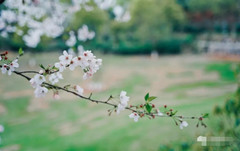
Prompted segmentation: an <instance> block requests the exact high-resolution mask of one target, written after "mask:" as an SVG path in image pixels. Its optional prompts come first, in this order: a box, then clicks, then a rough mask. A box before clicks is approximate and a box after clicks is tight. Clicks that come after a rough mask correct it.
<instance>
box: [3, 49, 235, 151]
mask: <svg viewBox="0 0 240 151" xmlns="http://www.w3.org/2000/svg"><path fill="white" fill-rule="evenodd" d="M58 55H59V54H57V53H42V54H26V55H25V56H23V58H21V60H20V66H21V67H20V69H19V70H25V69H30V70H32V69H37V70H39V69H40V68H39V67H38V66H37V65H38V64H40V63H42V62H44V65H48V64H51V63H53V62H54V61H57V58H58ZM97 56H99V57H100V58H103V66H102V68H101V69H100V71H99V72H98V73H97V74H96V75H95V77H94V78H92V79H90V80H86V81H83V80H82V72H81V71H80V70H76V71H74V72H73V73H70V72H65V73H64V78H65V80H64V82H60V85H65V84H68V83H73V84H74V83H77V84H79V85H81V86H82V87H84V89H85V95H86V96H88V95H89V94H90V93H91V92H93V98H96V99H101V100H106V99H107V98H108V97H109V95H113V96H114V97H118V95H119V93H120V91H121V90H125V91H127V92H128V95H129V96H130V98H131V99H130V104H131V103H132V104H141V103H142V102H143V97H144V95H145V94H146V93H147V92H150V94H151V95H154V96H157V97H158V99H157V100H155V104H156V106H161V107H163V105H165V104H167V105H168V106H171V107H172V108H173V109H177V110H178V111H179V114H183V115H187V116H191V115H196V116H197V115H200V114H201V113H205V112H209V113H211V112H212V109H213V108H214V106H215V105H216V104H223V103H224V101H225V99H226V98H228V97H230V96H232V95H233V93H234V91H235V89H236V85H235V84H234V79H233V72H232V71H231V67H232V65H233V64H234V63H229V62H220V61H214V60H211V59H209V58H207V57H206V56H197V55H180V56H163V57H159V58H158V59H151V58H149V57H147V56H127V57H126V56H114V55H101V54H98V55H97ZM29 58H34V59H32V62H35V63H34V64H36V66H30V65H29V62H28V60H29ZM0 94H1V95H0V124H3V125H4V127H5V131H4V133H2V134H0V136H1V138H2V144H0V148H3V150H4V149H5V150H22V151H32V150H34V151H35V150H36V151H48V150H49V151H53V150H56V151H79V150H86V151H93V150H104V151H108V150H109V151H112V150H115V151H122V150H138V151H146V150H160V147H161V145H162V144H170V143H176V142H190V143H194V142H195V141H196V138H197V136H199V135H204V134H205V133H206V132H208V131H209V129H208V128H206V129H205V128H202V127H201V128H196V127H195V125H196V123H195V122H191V121H189V123H190V126H189V127H188V128H186V129H184V130H180V129H179V128H178V127H177V126H175V125H174V122H173V121H172V120H171V119H170V118H169V119H166V118H157V119H154V120H149V119H147V118H144V119H140V121H139V122H138V123H135V122H133V120H132V119H129V118H128V114H129V113H130V112H129V111H124V112H123V113H121V114H120V115H116V114H113V115H112V116H108V112H107V110H108V109H109V107H108V106H105V105H99V104H95V103H91V102H87V101H85V100H81V99H78V98H76V97H74V96H71V95H69V94H66V93H63V92H61V93H60V96H61V99H60V100H53V97H52V93H51V92H49V94H48V95H47V97H45V98H43V99H36V98H34V95H33V89H32V88H31V86H30V84H29V82H27V81H25V80H24V79H22V78H21V77H17V76H16V75H13V76H12V77H9V76H7V75H1V76H0ZM116 100H117V99H114V100H112V101H113V102H116ZM116 103H117V102H116ZM210 115H211V114H210ZM210 118H211V116H210ZM210 120H211V119H210ZM210 120H206V122H207V123H208V124H209V126H211V122H210Z"/></svg>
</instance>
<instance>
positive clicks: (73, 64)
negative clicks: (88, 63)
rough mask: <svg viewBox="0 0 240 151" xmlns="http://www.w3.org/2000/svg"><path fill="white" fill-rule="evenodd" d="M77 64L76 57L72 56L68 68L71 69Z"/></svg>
mask: <svg viewBox="0 0 240 151" xmlns="http://www.w3.org/2000/svg"><path fill="white" fill-rule="evenodd" d="M77 66H78V58H77V57H74V58H73V59H72V60H71V61H70V64H69V69H70V70H71V71H73V70H74V69H75V68H76V67H77Z"/></svg>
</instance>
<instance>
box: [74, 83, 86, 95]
mask: <svg viewBox="0 0 240 151" xmlns="http://www.w3.org/2000/svg"><path fill="white" fill-rule="evenodd" d="M74 89H75V90H76V91H77V94H79V95H83V92H84V89H83V88H81V87H80V86H79V85H76V86H74Z"/></svg>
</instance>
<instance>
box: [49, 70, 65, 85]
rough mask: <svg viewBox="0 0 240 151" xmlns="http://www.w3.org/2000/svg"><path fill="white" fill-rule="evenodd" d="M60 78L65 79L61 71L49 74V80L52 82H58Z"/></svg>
mask: <svg viewBox="0 0 240 151" xmlns="http://www.w3.org/2000/svg"><path fill="white" fill-rule="evenodd" d="M60 79H63V77H62V74H61V73H60V72H57V73H53V74H51V75H50V76H49V81H50V82H51V83H52V84H55V83H58V82H59V80H60Z"/></svg>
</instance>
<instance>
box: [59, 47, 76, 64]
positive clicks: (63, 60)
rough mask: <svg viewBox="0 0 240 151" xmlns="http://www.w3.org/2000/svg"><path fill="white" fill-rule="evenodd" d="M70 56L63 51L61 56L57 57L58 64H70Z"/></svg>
mask: <svg viewBox="0 0 240 151" xmlns="http://www.w3.org/2000/svg"><path fill="white" fill-rule="evenodd" d="M72 57H73V56H72V55H69V54H68V53H67V51H66V50H64V51H63V55H61V56H60V57H59V60H60V63H61V64H63V65H68V64H70V62H71V60H72Z"/></svg>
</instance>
